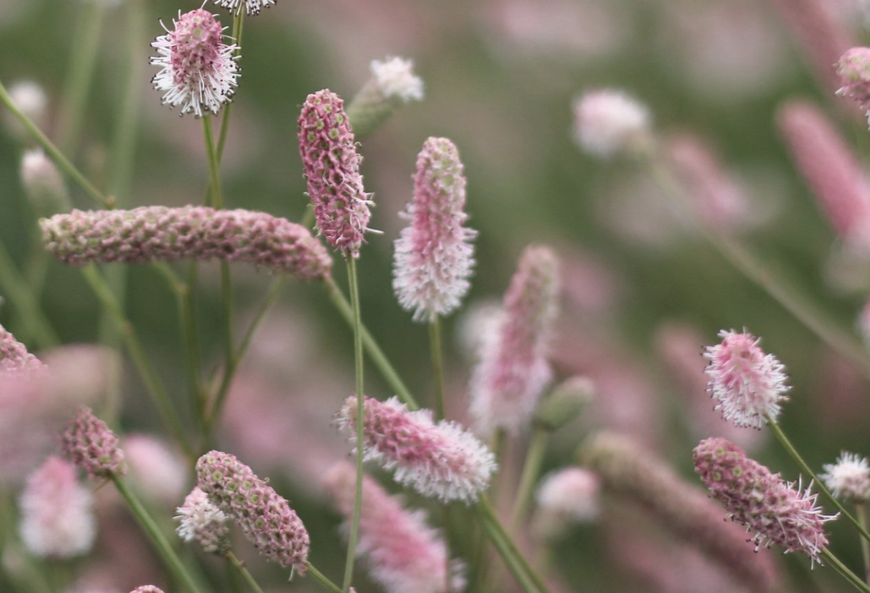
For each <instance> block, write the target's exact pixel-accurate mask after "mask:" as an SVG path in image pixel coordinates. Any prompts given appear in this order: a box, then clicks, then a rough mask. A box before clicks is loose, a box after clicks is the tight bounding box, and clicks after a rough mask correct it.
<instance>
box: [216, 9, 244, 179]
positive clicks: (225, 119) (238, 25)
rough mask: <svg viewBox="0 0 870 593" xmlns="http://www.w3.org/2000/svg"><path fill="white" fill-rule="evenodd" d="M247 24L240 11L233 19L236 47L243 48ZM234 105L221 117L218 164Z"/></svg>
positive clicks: (226, 109)
mask: <svg viewBox="0 0 870 593" xmlns="http://www.w3.org/2000/svg"><path fill="white" fill-rule="evenodd" d="M244 22H245V11H244V10H240V11H239V12H237V13H236V16H234V17H233V33H232V38H233V39H234V40H235V43H236V45H238V46H239V48H241V46H242V31H243V26H244ZM240 53H241V49H237V50H236V51H235V55H239V54H240ZM232 107H233V103H232V101H230V102H229V103H227V104H226V105H224V112H223V115H222V116H221V131H220V134H219V135H218V143H217V158H218V162H220V160H221V158H222V157H223V156H224V145H225V144H226V143H227V132H229V129H230V113H231V112H232Z"/></svg>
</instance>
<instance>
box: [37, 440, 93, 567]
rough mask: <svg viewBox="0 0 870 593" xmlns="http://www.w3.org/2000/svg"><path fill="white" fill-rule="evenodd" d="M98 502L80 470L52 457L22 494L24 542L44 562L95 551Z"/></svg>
mask: <svg viewBox="0 0 870 593" xmlns="http://www.w3.org/2000/svg"><path fill="white" fill-rule="evenodd" d="M93 507H94V499H93V496H92V495H91V492H90V491H89V490H88V489H87V488H85V487H84V486H82V485H81V484H80V483H79V482H78V479H77V478H76V468H75V466H74V465H72V464H71V463H67V462H66V461H64V460H63V459H61V458H60V457H54V456H52V457H49V458H48V459H47V460H46V461H45V463H43V464H42V465H41V466H40V467H39V469H37V470H36V471H35V472H34V473H32V474H31V475H30V477H28V478H27V484H26V486H25V487H24V491H23V492H22V493H21V498H20V508H21V525H20V533H21V540H22V541H23V542H24V545H25V546H26V547H27V549H28V550H29V551H30V553H31V554H34V555H36V556H39V557H42V558H71V557H73V556H78V555H80V554H84V553H86V552H88V551H89V550H90V549H91V546H92V545H93V543H94V536H95V535H96V522H95V520H94V511H93Z"/></svg>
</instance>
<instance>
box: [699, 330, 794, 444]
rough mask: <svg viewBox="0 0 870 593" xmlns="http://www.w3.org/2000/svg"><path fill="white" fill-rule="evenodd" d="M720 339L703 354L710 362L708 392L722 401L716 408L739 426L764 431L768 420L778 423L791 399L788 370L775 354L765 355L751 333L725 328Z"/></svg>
mask: <svg viewBox="0 0 870 593" xmlns="http://www.w3.org/2000/svg"><path fill="white" fill-rule="evenodd" d="M719 337H720V338H722V342H721V343H719V344H717V345H715V346H707V348H706V349H705V351H704V357H705V358H707V359H708V360H709V361H710V364H709V365H708V366H707V376H708V377H709V378H710V383H709V385H708V390H709V391H710V396H711V397H713V398H714V399H717V400H719V403H717V404H716V408H715V409H717V410H721V411H722V417H723V418H725V420H731V421H732V422H734V424H735V425H736V426H751V427H753V428H761V427H762V426H764V425H765V424H766V423H767V422H768V418H770V420H772V421H774V422H775V421H776V418H777V416H779V413H780V410H781V407H780V405H779V403H780V402H782V401H786V400H788V395H786V394H787V393H788V390H789V389H790V387H789V386H788V385H786V384H785V381H786V379H787V377H786V374H785V367H784V366H783V365H782V363H781V362H779V360H777V358H776V357H775V356H774V355H773V354H765V353H764V351H763V350H762V349H761V348H760V347H759V345H758V342H759V341H760V340H759V339H758V338H756V337H755V336H753V335H752V334H750V333H745V332H744V333H737V332H735V331H733V330H732V331H727V330H724V329H723V330H722V331H720V332H719Z"/></svg>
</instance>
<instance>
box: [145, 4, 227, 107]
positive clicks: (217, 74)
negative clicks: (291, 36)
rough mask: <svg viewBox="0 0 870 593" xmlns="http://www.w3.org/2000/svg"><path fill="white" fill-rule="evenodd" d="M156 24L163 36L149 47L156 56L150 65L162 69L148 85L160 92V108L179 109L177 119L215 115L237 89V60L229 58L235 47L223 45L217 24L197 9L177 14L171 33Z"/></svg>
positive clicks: (220, 30) (204, 12) (203, 11)
mask: <svg viewBox="0 0 870 593" xmlns="http://www.w3.org/2000/svg"><path fill="white" fill-rule="evenodd" d="M160 24H161V26H163V28H164V29H165V30H166V35H161V36H160V37H158V38H157V39H156V40H155V41H154V42H153V43H152V44H151V47H153V48H155V49H156V50H157V53H158V54H160V55H158V56H157V57H153V58H151V65H152V66H160V67H161V68H162V69H161V70H160V72H158V73H157V74H156V75H155V76H154V78H153V80H152V82H153V84H154V88H155V89H156V90H158V91H161V92H163V104H164V105H169V106H170V107H180V108H181V115H184V114H185V113H191V112H193V114H194V115H196V117H202V115H203V113H204V112H205V111H210V112H212V113H215V114H216V113H217V112H218V111H220V108H221V107H222V106H223V104H224V103H228V102H229V101H230V99H232V96H233V94H234V93H235V90H236V86H238V80H237V79H238V77H239V65H238V64H237V63H236V60H237V59H238V58H239V57H240V56H234V55H233V52H235V51H236V50H237V49H238V46H236V45H227V44H225V43H224V42H223V37H224V36H223V35H222V34H221V33H222V31H223V28H221V24H220V22H218V20H217V19H216V18H215V17H214V15H212V14H211V13H209V12H208V11H207V10H203V9H201V8H199V9H196V10H191V11H190V12H186V13H184V14H181V11H179V12H178V20H177V21H176V20H175V19H173V20H172V27H173V29H172V31H170V30H169V29H167V28H166V26H165V25H163V23H162V22H161V23H160Z"/></svg>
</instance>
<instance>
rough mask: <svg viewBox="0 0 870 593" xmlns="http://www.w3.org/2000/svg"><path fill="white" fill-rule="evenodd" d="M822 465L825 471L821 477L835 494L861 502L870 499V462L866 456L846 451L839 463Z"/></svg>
mask: <svg viewBox="0 0 870 593" xmlns="http://www.w3.org/2000/svg"><path fill="white" fill-rule="evenodd" d="M822 467H823V468H824V470H825V472H824V473H822V474H819V479H821V480H822V481H823V482H824V483H825V486H827V487H828V490H830V491H831V493H832V494H833V495H834V496H836V497H837V498H842V499H843V500H851V501H855V502H859V503H861V502H866V501H868V500H870V463H868V462H867V458H866V457H861V456H860V455H858V454H856V453H846V452H845V451H844V452H843V453H841V454H840V457H839V458H838V459H837V463H834V464H831V463H826V464H825V465H824V466H822Z"/></svg>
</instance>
